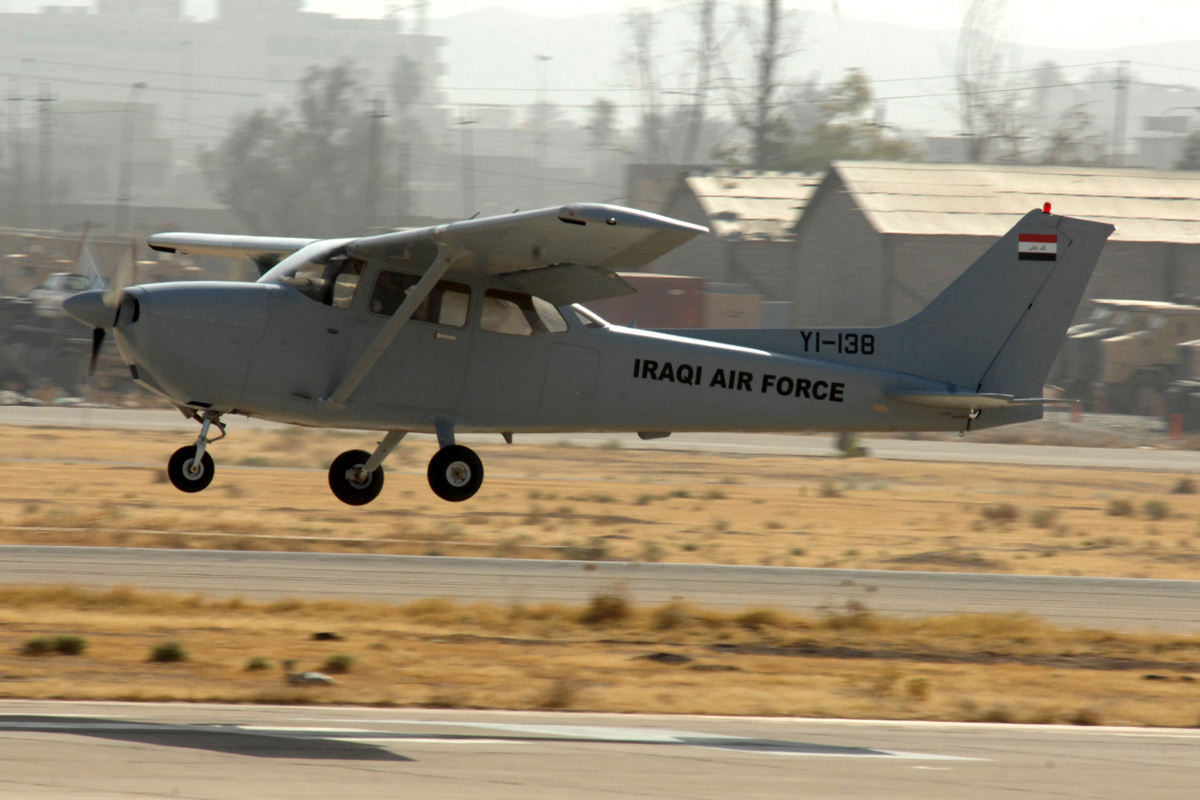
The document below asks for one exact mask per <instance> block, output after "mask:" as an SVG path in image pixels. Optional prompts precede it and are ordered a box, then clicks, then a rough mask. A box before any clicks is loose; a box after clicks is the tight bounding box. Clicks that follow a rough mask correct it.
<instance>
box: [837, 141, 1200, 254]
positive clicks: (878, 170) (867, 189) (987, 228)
mask: <svg viewBox="0 0 1200 800" xmlns="http://www.w3.org/2000/svg"><path fill="white" fill-rule="evenodd" d="M832 170H833V171H836V173H837V174H838V175H839V176H840V177H841V179H842V182H843V183H844V184H845V186H846V189H847V190H848V191H849V192H850V194H852V195H853V197H854V201H855V202H856V203H857V205H858V207H859V208H860V209H862V211H863V213H864V214H866V216H867V219H868V220H869V221H870V222H871V224H872V225H874V226H875V228H876V229H877V230H879V231H881V232H883V233H908V234H958V235H969V236H1000V235H1002V234H1003V233H1005V232H1006V231H1007V230H1008V229H1009V228H1011V227H1012V226H1013V224H1014V223H1015V222H1016V221H1017V219H1018V218H1019V217H1020V216H1021V215H1022V214H1025V213H1027V212H1028V211H1029V210H1030V209H1033V208H1041V206H1042V204H1043V203H1045V202H1050V203H1051V204H1052V205H1053V210H1054V212H1055V213H1058V214H1066V215H1068V216H1072V217H1084V218H1086V219H1091V220H1096V221H1098V222H1109V223H1112V224H1113V225H1116V226H1117V232H1116V233H1115V234H1114V235H1113V241H1122V240H1123V241H1128V242H1178V243H1189V244H1195V243H1200V172H1182V171H1162V170H1149V169H1109V168H1103V167H1041V166H1000V165H993V164H920V163H907V162H894V161H837V162H834V164H833V165H832Z"/></svg>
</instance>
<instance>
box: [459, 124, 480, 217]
mask: <svg viewBox="0 0 1200 800" xmlns="http://www.w3.org/2000/svg"><path fill="white" fill-rule="evenodd" d="M476 122H477V120H474V119H469V118H468V117H467V116H466V115H465V114H464V115H463V116H462V117H461V118H459V120H458V129H459V131H460V132H461V133H462V203H463V207H462V215H463V219H466V218H467V217H470V216H471V215H472V214H476V213H478V212H479V209H478V208H476V207H475V144H474V141H473V140H472V138H471V126H472V125H474V124H475V123H476Z"/></svg>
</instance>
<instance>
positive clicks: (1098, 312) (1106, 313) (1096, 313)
mask: <svg viewBox="0 0 1200 800" xmlns="http://www.w3.org/2000/svg"><path fill="white" fill-rule="evenodd" d="M1112 315H1113V310H1112V309H1111V308H1108V307H1107V306H1097V307H1096V308H1095V309H1094V310H1093V311H1092V322H1103V321H1104V320H1106V319H1108V318H1109V317H1111V316H1112Z"/></svg>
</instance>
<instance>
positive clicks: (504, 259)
mask: <svg viewBox="0 0 1200 800" xmlns="http://www.w3.org/2000/svg"><path fill="white" fill-rule="evenodd" d="M707 232H708V229H707V228H704V227H701V226H699V225H693V224H691V223H688V222H681V221H679V220H675V219H670V218H668V217H663V216H659V215H658V214H651V213H648V212H645V211H637V210H634V209H630V208H621V207H619V206H609V205H601V204H595V203H575V204H571V205H566V206H559V207H555V208H544V209H539V210H537V211H526V212H522V213H514V214H508V215H506V216H501V217H487V218H485V219H474V220H466V221H463V222H453V223H450V224H448V225H438V226H436V227H432V228H419V229H416V230H410V231H402V232H399V233H387V234H383V235H381V236H369V237H366V238H362V239H359V240H357V241H355V242H354V243H353V244H351V245H350V254H351V255H354V256H358V257H359V258H364V259H369V260H379V261H385V262H388V261H390V262H403V261H408V260H410V259H414V258H416V259H418V263H420V258H421V257H420V255H418V252H419V251H423V250H425V249H428V248H430V247H431V246H433V245H441V246H443V247H444V248H445V249H446V250H447V251H448V254H449V256H450V258H451V259H452V263H451V266H450V268H449V271H450V272H472V273H476V274H483V275H496V276H498V277H500V278H501V279H502V280H504V281H505V282H506V283H508V284H510V285H511V286H513V288H516V289H519V290H521V291H525V292H529V293H531V294H536V295H539V296H541V297H544V298H545V299H546V300H548V301H549V302H551V303H554V304H555V305H565V304H566V303H581V302H587V301H589V300H599V299H602V298H605V297H616V296H619V295H623V294H633V293H634V291H635V290H634V288H633V287H632V286H630V285H629V284H628V283H626V282H625V281H624V280H622V279H621V278H620V277H618V276H617V275H616V272H615V271H616V270H618V269H639V268H641V267H643V266H645V265H646V264H649V263H650V262H651V261H653V260H654V259H656V258H658V257H659V256H661V255H663V254H664V253H667V252H669V251H671V250H673V249H675V248H676V247H678V246H680V245H681V244H683V243H685V242H687V241H688V240H690V239H691V238H692V237H694V236H696V235H697V234H700V233H707ZM430 252H431V253H432V250H430ZM421 266H424V264H422V265H421Z"/></svg>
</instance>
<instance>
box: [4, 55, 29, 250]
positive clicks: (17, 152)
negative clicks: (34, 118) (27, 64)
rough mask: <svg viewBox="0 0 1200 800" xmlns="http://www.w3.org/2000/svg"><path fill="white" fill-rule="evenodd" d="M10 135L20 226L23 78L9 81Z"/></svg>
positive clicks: (15, 218) (15, 216)
mask: <svg viewBox="0 0 1200 800" xmlns="http://www.w3.org/2000/svg"><path fill="white" fill-rule="evenodd" d="M8 135H9V142H10V143H9V148H8V149H9V152H10V153H12V179H13V207H12V214H11V216H12V225H13V227H16V228H20V227H21V225H22V224H23V223H24V221H25V220H24V217H25V213H24V212H25V158H24V154H23V153H22V152H21V138H22V137H21V78H20V76H15V77H13V78H10V79H9V82H8Z"/></svg>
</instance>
